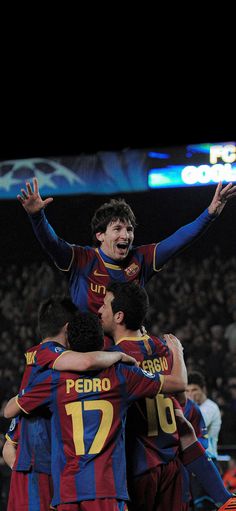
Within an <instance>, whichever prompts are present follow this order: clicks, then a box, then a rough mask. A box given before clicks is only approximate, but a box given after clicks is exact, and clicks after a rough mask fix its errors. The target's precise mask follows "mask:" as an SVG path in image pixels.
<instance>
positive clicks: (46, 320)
mask: <svg viewBox="0 0 236 511" xmlns="http://www.w3.org/2000/svg"><path fill="white" fill-rule="evenodd" d="M76 310H77V309H76V307H75V305H74V304H73V303H72V301H71V299H70V298H69V297H67V296H60V295H53V296H51V298H48V299H47V300H45V301H43V302H41V304H40V306H39V310H38V329H39V332H40V335H41V337H42V339H44V338H45V337H54V336H56V335H58V334H59V332H60V331H61V329H62V327H63V326H64V325H65V324H66V323H68V322H69V321H71V319H72V318H73V316H74V314H75V312H76Z"/></svg>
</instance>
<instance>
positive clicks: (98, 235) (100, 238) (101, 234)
mask: <svg viewBox="0 0 236 511" xmlns="http://www.w3.org/2000/svg"><path fill="white" fill-rule="evenodd" d="M104 234H105V233H104V232H96V234H95V236H96V238H97V240H98V241H100V243H102V242H103V241H104Z"/></svg>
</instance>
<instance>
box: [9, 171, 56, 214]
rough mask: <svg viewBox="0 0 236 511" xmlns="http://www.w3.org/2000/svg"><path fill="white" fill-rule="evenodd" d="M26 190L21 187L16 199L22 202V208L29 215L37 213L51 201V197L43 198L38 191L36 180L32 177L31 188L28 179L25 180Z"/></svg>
mask: <svg viewBox="0 0 236 511" xmlns="http://www.w3.org/2000/svg"><path fill="white" fill-rule="evenodd" d="M25 185H26V190H25V189H24V188H21V195H17V199H18V200H19V201H20V203H21V204H22V206H23V208H24V209H25V211H26V212H27V213H28V214H29V215H33V214H34V213H38V212H39V211H41V209H44V208H46V206H47V205H48V204H50V202H52V201H53V198H52V197H49V198H48V199H45V200H43V199H42V197H41V196H40V193H39V187H38V180H37V178H36V177H34V178H33V190H32V187H31V184H30V182H29V181H26V183H25Z"/></svg>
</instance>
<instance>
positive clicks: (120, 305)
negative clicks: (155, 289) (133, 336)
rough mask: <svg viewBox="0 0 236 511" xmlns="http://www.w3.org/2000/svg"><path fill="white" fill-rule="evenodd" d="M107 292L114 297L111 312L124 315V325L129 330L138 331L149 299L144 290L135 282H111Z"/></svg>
mask: <svg viewBox="0 0 236 511" xmlns="http://www.w3.org/2000/svg"><path fill="white" fill-rule="evenodd" d="M107 291H110V293H112V294H113V295H114V299H113V300H112V302H111V307H112V311H113V313H114V314H115V313H116V312H119V311H122V312H123V313H124V323H125V325H126V327H127V328H129V329H130V330H138V329H139V328H141V326H142V325H143V322H144V318H145V316H146V314H147V310H148V306H149V299H148V295H147V292H146V291H145V289H144V288H142V287H140V286H139V285H138V284H137V283H136V282H111V283H110V284H109V285H108V286H107Z"/></svg>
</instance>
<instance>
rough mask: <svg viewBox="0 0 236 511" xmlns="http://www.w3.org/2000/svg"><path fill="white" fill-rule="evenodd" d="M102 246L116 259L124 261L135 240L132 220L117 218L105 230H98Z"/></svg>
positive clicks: (109, 255)
mask: <svg viewBox="0 0 236 511" xmlns="http://www.w3.org/2000/svg"><path fill="white" fill-rule="evenodd" d="M96 237H97V239H98V240H99V241H100V243H101V245H100V248H101V249H102V251H103V252H104V254H106V255H107V256H108V257H111V259H114V260H115V261H123V260H124V259H125V258H126V257H127V255H128V253H129V250H130V247H131V245H132V243H133V240H134V228H133V226H132V224H131V223H130V222H124V221H121V220H116V221H114V222H110V223H109V224H108V226H107V228H106V231H105V232H97V233H96Z"/></svg>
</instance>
